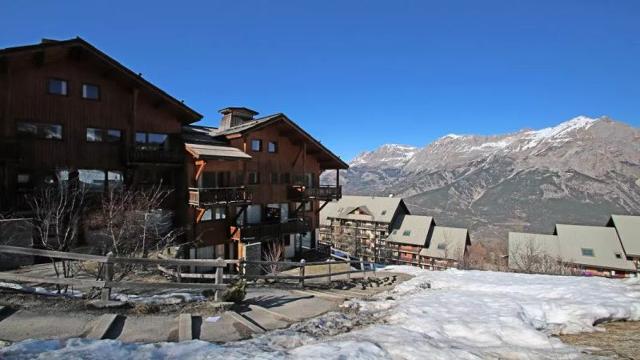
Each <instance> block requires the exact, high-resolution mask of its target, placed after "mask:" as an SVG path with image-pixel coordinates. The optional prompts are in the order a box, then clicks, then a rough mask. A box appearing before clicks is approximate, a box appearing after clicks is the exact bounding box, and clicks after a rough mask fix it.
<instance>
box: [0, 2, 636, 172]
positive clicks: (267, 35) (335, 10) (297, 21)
mask: <svg viewBox="0 0 640 360" xmlns="http://www.w3.org/2000/svg"><path fill="white" fill-rule="evenodd" d="M0 1H1V3H0V23H1V24H2V31H1V32H0V48H1V47H8V46H14V45H20V44H27V43H34V42H38V41H39V40H40V38H43V37H48V38H61V39H62V38H70V37H75V36H81V37H83V38H84V39H86V40H88V41H89V42H91V43H93V44H94V45H95V46H97V47H98V48H100V49H102V50H104V51H105V52H106V53H108V54H110V55H111V56H113V57H115V58H116V59H117V60H119V61H121V62H122V63H124V64H125V65H126V66H128V67H130V68H131V69H133V70H134V71H136V72H142V73H143V76H144V77H145V78H146V79H148V80H150V81H152V82H154V83H155V84H157V85H159V86H160V87H162V88H163V89H165V90H167V91H168V92H169V93H171V94H172V95H174V96H175V97H176V98H178V99H184V101H185V102H186V103H187V104H188V105H190V106H192V107H193V108H194V109H196V110H197V111H199V112H200V113H202V114H204V115H205V124H207V125H216V124H217V123H218V118H219V115H218V114H217V112H216V111H217V110H218V109H220V108H222V107H225V106H247V107H250V108H253V109H255V110H257V111H259V112H260V113H261V114H269V113H274V112H284V113H286V114H287V115H289V117H290V118H292V119H293V120H295V121H296V122H298V123H299V124H300V125H302V126H303V127H304V128H306V129H308V130H309V132H310V133H311V134H313V135H314V136H316V137H317V138H318V139H320V140H321V141H322V142H323V143H324V144H326V145H328V146H329V147H330V148H331V149H333V150H334V151H335V152H336V153H338V154H339V155H341V156H342V157H343V158H344V159H345V160H349V159H351V158H352V157H353V156H354V155H356V154H357V153H358V152H360V151H362V150H370V149H373V148H375V147H377V146H378V145H381V144H383V143H405V144H412V145H420V146H422V145H425V144H427V143H429V142H431V141H432V140H434V139H436V138H438V137H440V136H442V135H445V134H447V133H480V134H491V133H503V132H509V131H514V130H518V129H522V128H539V127H545V126H549V125H554V124H556V123H559V122H561V121H564V120H566V119H569V118H571V117H573V116H577V115H581V114H584V115H589V116H600V115H609V116H611V117H613V118H616V119H619V120H622V121H624V122H627V123H630V124H633V125H636V126H637V125H640V1H637V0H630V1H624V0H618V1H613V0H611V1H590V0H575V1H569V0H562V1H557V0H554V1H538V0H536V1H534V0H531V1H517V0H504V1H475V0H468V1H445V0H441V1H437V2H436V1H420V0H416V1H391V0H389V1H347V0H338V1H334V0H322V1H275V0H274V1H267V0H263V1H224V2H223V1H201V2H191V1H173V2H164V3H163V2H162V1H133V0H129V1H126V2H125V1H123V2H117V1H97V2H95V1H90V2H87V1H78V2H75V1H56V2H53V1H46V2H45V1H9V0H0ZM144 3H146V4H144ZM63 4H64V5H63Z"/></svg>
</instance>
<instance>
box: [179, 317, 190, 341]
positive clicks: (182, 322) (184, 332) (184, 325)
mask: <svg viewBox="0 0 640 360" xmlns="http://www.w3.org/2000/svg"><path fill="white" fill-rule="evenodd" d="M189 340H193V321H192V318H191V314H180V316H178V341H179V342H183V341H189Z"/></svg>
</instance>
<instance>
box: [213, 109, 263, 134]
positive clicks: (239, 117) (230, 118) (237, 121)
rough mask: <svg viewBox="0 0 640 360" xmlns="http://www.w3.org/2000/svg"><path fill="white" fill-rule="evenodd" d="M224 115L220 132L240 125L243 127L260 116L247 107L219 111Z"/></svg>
mask: <svg viewBox="0 0 640 360" xmlns="http://www.w3.org/2000/svg"><path fill="white" fill-rule="evenodd" d="M218 112H219V113H220V114H222V120H220V127H219V129H220V130H226V129H229V128H232V127H235V126H238V125H242V124H244V123H246V122H249V121H252V120H253V117H254V116H256V115H258V112H256V111H253V110H251V109H247V108H245V107H228V108H224V109H222V110H220V111H218Z"/></svg>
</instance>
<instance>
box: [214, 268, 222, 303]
mask: <svg viewBox="0 0 640 360" xmlns="http://www.w3.org/2000/svg"><path fill="white" fill-rule="evenodd" d="M218 260H221V261H222V258H221V257H219V258H218ZM223 269H224V268H223V267H221V266H218V267H216V281H215V284H216V285H222V284H224V274H223ZM221 295H222V290H218V289H216V291H215V295H214V298H213V299H214V300H215V301H216V302H218V301H220V299H221V297H222V296H221Z"/></svg>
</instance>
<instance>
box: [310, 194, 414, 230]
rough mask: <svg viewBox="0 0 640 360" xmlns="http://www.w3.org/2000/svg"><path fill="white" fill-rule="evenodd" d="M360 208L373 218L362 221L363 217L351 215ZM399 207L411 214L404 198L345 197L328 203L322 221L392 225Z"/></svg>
mask: <svg viewBox="0 0 640 360" xmlns="http://www.w3.org/2000/svg"><path fill="white" fill-rule="evenodd" d="M359 207H366V208H367V210H369V211H370V213H371V217H370V218H367V219H361V218H359V216H361V215H354V214H351V212H353V210H354V209H357V208H359ZM399 207H401V208H402V209H403V210H404V212H406V213H409V211H408V210H407V207H406V205H405V204H404V201H402V198H394V197H381V196H353V195H345V196H343V197H342V198H341V199H340V200H338V201H334V202H331V203H328V204H327V205H326V206H325V207H324V208H323V209H322V210H321V211H320V221H321V222H324V223H329V221H328V219H329V218H339V219H350V220H367V221H375V222H381V223H391V222H392V221H393V220H394V219H393V216H394V215H395V213H396V210H397V209H398V208H399Z"/></svg>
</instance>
